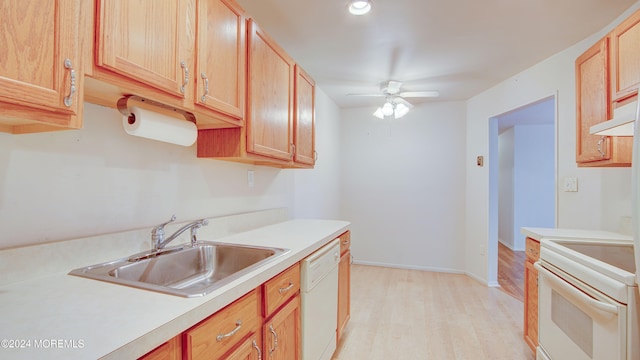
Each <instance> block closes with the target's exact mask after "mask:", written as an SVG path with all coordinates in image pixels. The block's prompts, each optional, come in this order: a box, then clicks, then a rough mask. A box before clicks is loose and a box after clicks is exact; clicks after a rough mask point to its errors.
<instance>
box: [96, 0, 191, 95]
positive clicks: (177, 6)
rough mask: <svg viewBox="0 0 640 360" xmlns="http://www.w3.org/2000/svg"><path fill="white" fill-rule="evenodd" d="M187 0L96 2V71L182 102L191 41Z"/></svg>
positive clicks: (187, 80) (188, 71)
mask: <svg viewBox="0 0 640 360" xmlns="http://www.w3.org/2000/svg"><path fill="white" fill-rule="evenodd" d="M187 5H188V4H187V1H186V0H136V1H132V0H98V2H97V11H98V14H97V24H96V26H97V41H98V43H97V44H96V51H97V59H96V62H97V65H98V66H101V67H104V68H106V69H109V70H111V71H113V72H115V73H117V74H120V75H123V76H126V77H128V78H131V79H134V80H138V81H140V82H142V83H144V84H146V85H149V86H153V87H155V88H157V89H160V90H163V91H165V92H167V93H169V94H172V95H176V96H178V97H180V98H183V97H185V92H186V91H187V89H188V88H189V86H188V84H189V81H190V78H191V77H192V76H193V74H192V73H190V70H191V71H193V69H189V65H190V63H191V62H192V59H190V56H189V54H190V50H192V48H193V46H192V45H190V42H191V43H193V39H189V38H188V37H189V36H188V34H190V33H192V31H189V29H188V27H189V26H193V25H192V24H191V22H190V21H187V19H188V16H189V17H192V16H190V14H189V13H188V11H189V10H188V6H187Z"/></svg>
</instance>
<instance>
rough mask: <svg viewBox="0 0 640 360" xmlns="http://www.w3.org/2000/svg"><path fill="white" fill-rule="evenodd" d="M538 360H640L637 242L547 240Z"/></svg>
mask: <svg viewBox="0 0 640 360" xmlns="http://www.w3.org/2000/svg"><path fill="white" fill-rule="evenodd" d="M535 266H536V268H537V269H538V309H539V310H538V311H539V312H538V317H539V324H538V326H539V339H538V340H539V346H538V349H537V352H536V353H537V358H538V359H545V360H546V359H552V360H564V359H571V360H582V359H585V360H586V359H589V360H599V359H606V360H629V359H640V332H639V329H640V317H639V316H638V304H639V303H640V301H639V295H638V288H637V283H636V265H635V257H634V244H633V240H628V241H624V240H603V239H566V238H562V239H553V238H548V239H542V241H541V248H540V260H539V261H538V262H537V263H536V265H535Z"/></svg>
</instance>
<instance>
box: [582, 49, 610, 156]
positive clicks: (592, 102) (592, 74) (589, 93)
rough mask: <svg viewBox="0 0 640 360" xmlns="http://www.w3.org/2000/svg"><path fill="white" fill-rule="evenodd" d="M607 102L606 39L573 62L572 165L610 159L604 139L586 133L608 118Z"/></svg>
mask: <svg viewBox="0 0 640 360" xmlns="http://www.w3.org/2000/svg"><path fill="white" fill-rule="evenodd" d="M609 99H610V96H609V38H608V37H606V38H604V39H602V40H601V41H599V42H598V43H596V44H595V45H593V46H592V47H591V48H590V49H589V50H587V51H586V52H585V53H584V54H582V55H580V57H578V58H577V59H576V120H577V124H576V130H577V133H576V162H578V163H588V162H593V161H601V160H608V159H609V158H610V157H611V144H610V141H609V139H608V137H605V136H596V135H591V134H590V133H589V128H590V127H591V126H593V125H596V124H599V123H601V122H603V121H606V120H607V119H608V118H609V114H610V102H609Z"/></svg>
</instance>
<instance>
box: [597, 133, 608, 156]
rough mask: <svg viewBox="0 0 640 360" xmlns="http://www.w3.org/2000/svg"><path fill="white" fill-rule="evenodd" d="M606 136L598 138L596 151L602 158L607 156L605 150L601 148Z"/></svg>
mask: <svg viewBox="0 0 640 360" xmlns="http://www.w3.org/2000/svg"><path fill="white" fill-rule="evenodd" d="M605 140H606V138H605V137H604V136H602V137H600V140H598V148H597V149H598V153H599V154H600V156H602V158H603V159H604V158H605V157H606V156H607V153H606V152H605V150H602V145H604V142H605Z"/></svg>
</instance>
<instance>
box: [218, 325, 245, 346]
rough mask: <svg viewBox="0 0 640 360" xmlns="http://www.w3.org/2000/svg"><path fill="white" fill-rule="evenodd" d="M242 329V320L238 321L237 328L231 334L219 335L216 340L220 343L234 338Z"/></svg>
mask: <svg viewBox="0 0 640 360" xmlns="http://www.w3.org/2000/svg"><path fill="white" fill-rule="evenodd" d="M241 327H242V320H238V321H236V328H235V329H233V330H231V331H230V332H228V333H226V334H219V335H218V336H216V340H218V341H219V342H220V341H222V340H224V339H226V338H228V337H230V336H233V335H234V334H235V333H237V332H238V330H240V328H241Z"/></svg>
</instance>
